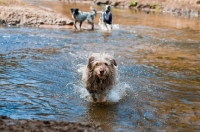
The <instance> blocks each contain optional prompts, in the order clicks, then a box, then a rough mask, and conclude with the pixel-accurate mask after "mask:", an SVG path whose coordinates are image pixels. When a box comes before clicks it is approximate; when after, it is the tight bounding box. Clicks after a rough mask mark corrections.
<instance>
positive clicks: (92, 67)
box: [82, 53, 117, 102]
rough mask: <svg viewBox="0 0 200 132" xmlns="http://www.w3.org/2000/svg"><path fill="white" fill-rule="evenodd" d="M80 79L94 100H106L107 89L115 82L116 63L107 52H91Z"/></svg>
mask: <svg viewBox="0 0 200 132" xmlns="http://www.w3.org/2000/svg"><path fill="white" fill-rule="evenodd" d="M82 81H83V83H84V85H85V87H86V89H87V90H88V92H89V93H90V95H91V97H92V99H93V101H94V102H106V100H107V94H108V92H109V90H111V89H112V87H113V86H114V85H115V84H116V83H117V63H116V61H115V59H114V57H113V56H111V55H110V54H107V53H93V54H92V55H91V56H90V57H89V58H88V62H87V66H86V68H85V70H84V71H83V75H82Z"/></svg>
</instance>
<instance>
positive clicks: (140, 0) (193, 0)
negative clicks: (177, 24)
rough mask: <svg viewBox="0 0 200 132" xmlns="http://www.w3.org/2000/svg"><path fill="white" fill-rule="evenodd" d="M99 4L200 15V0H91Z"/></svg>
mask: <svg viewBox="0 0 200 132" xmlns="http://www.w3.org/2000/svg"><path fill="white" fill-rule="evenodd" d="M91 1H93V2H94V3H95V4H97V5H102V4H103V5H104V4H110V5H112V6H115V7H124V8H132V9H135V10H141V11H147V12H161V13H169V14H172V15H177V16H183V17H200V0H126V1H124V0H91Z"/></svg>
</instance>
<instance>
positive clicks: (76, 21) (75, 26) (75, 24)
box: [74, 21, 77, 29]
mask: <svg viewBox="0 0 200 132" xmlns="http://www.w3.org/2000/svg"><path fill="white" fill-rule="evenodd" d="M76 22H77V21H74V27H75V29H77V27H76Z"/></svg>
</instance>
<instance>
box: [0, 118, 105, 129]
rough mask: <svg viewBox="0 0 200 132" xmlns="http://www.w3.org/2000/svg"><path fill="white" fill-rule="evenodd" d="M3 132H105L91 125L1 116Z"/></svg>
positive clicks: (0, 124) (0, 123) (0, 127)
mask: <svg viewBox="0 0 200 132" xmlns="http://www.w3.org/2000/svg"><path fill="white" fill-rule="evenodd" d="M0 131H1V132H11V131H12V132H66V131H68V132H103V131H102V130H101V129H100V128H99V127H95V126H91V125H89V124H83V123H75V122H64V121H47V120H43V121H42V120H22V119H19V120H14V119H11V118H9V117H6V116H0Z"/></svg>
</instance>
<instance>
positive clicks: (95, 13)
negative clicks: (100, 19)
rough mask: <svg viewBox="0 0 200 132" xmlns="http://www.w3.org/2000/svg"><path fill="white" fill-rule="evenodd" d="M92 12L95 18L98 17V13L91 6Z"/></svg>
mask: <svg viewBox="0 0 200 132" xmlns="http://www.w3.org/2000/svg"><path fill="white" fill-rule="evenodd" d="M90 10H91V11H92V13H93V14H94V16H96V15H97V11H96V10H95V9H94V8H93V7H92V6H90Z"/></svg>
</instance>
